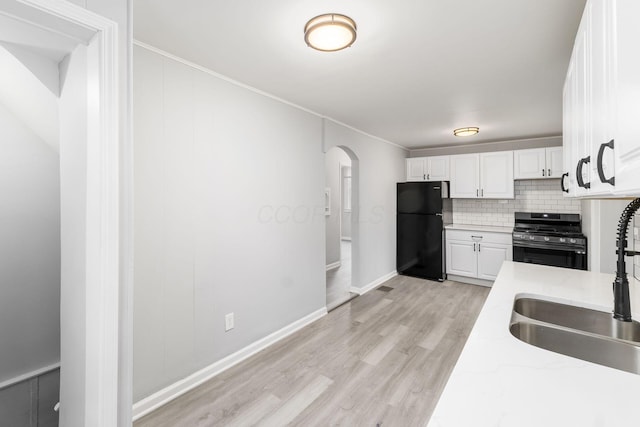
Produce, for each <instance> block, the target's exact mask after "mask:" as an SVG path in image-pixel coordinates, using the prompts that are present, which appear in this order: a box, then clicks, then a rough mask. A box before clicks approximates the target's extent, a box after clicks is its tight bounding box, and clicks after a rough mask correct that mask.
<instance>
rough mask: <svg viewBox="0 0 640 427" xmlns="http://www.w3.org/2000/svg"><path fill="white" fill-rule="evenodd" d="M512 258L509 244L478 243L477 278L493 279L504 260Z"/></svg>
mask: <svg viewBox="0 0 640 427" xmlns="http://www.w3.org/2000/svg"><path fill="white" fill-rule="evenodd" d="M512 259H513V249H512V246H511V245H502V244H498V243H479V244H478V278H479V279H486V280H495V279H496V277H497V276H498V272H499V271H500V267H502V263H503V262H504V261H511V260H512Z"/></svg>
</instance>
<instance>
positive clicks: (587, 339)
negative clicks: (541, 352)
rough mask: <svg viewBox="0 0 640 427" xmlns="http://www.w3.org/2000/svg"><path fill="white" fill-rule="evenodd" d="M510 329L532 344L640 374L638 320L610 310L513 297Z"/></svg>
mask: <svg viewBox="0 0 640 427" xmlns="http://www.w3.org/2000/svg"><path fill="white" fill-rule="evenodd" d="M509 331H510V332H511V334H512V335H513V336H514V337H516V338H518V339H519V340H521V341H523V342H525V343H528V344H531V345H533V346H536V347H539V348H543V349H545V350H550V351H553V352H555V353H560V354H564V355H566V356H571V357H575V358H578V359H581V360H586V361H588V362H592V363H597V364H600V365H604V366H608V367H611V368H615V369H620V370H622V371H626V372H631V373H634V374H638V375H640V324H639V323H637V322H620V321H617V320H614V319H613V318H612V315H611V313H606V312H602V311H597V310H591V309H587V308H583V307H577V306H573V305H568V304H561V303H557V302H552V301H547V300H544V299H538V298H529V297H526V298H524V297H523V298H516V300H515V301H514V307H513V313H512V315H511V323H510V326H509Z"/></svg>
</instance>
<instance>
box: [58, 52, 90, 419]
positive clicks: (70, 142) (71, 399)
mask: <svg viewBox="0 0 640 427" xmlns="http://www.w3.org/2000/svg"><path fill="white" fill-rule="evenodd" d="M86 60H87V48H86V47H85V46H82V45H80V46H78V47H77V48H76V49H75V51H74V52H73V54H72V55H70V56H68V57H67V59H66V60H65V62H64V64H62V66H61V69H62V70H64V72H63V73H61V74H62V77H61V78H62V80H63V82H64V84H63V85H62V87H63V90H62V92H61V96H60V209H61V254H62V256H61V301H60V328H61V337H60V338H61V349H60V350H61V353H60V365H61V375H60V402H61V408H60V425H63V426H82V425H84V424H85V416H86V415H87V414H86V412H87V411H86V407H85V402H86V395H85V393H86V376H87V372H86V369H87V358H86V349H87V343H86V320H87V312H86V295H87V291H86V282H87V280H86V277H87V271H86V241H87V227H86V223H87V218H86V206H87V205H86V198H87V194H86V193H87V192H86V188H87V169H86V166H87V144H86V141H87V124H86V122H87V104H86V100H87V65H86ZM65 366H69V367H73V368H71V369H68V370H66V371H65V370H64V369H65Z"/></svg>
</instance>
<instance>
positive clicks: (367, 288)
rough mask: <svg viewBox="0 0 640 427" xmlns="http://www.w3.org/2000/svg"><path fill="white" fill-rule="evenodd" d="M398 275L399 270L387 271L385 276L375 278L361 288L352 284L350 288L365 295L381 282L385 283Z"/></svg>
mask: <svg viewBox="0 0 640 427" xmlns="http://www.w3.org/2000/svg"><path fill="white" fill-rule="evenodd" d="M397 275H398V272H397V271H392V272H391V273H387V274H385V275H384V276H381V277H378V278H377V279H376V280H374V281H373V282H370V283H368V284H366V285H364V286H363V287H361V288H356V287H355V286H352V287H351V288H350V289H349V292H353V293H355V294H358V295H364V294H366V293H367V292H369V291H371V290H373V289H375V288H377V287H378V286H380V285H381V284H383V283H384V282H386V281H387V280H389V279H393V278H394V277H396V276H397Z"/></svg>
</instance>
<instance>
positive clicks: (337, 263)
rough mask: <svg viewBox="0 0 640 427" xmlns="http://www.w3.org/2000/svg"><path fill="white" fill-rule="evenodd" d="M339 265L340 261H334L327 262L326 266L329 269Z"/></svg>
mask: <svg viewBox="0 0 640 427" xmlns="http://www.w3.org/2000/svg"><path fill="white" fill-rule="evenodd" d="M341 265H342V263H341V262H340V261H336V262H332V263H331V264H327V265H326V268H327V271H329V270H333V269H336V268H340V266H341Z"/></svg>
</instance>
